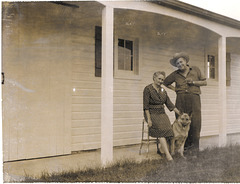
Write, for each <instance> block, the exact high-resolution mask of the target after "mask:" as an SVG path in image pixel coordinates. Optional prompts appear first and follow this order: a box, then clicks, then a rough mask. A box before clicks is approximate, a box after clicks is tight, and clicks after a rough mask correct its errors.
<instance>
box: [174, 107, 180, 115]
mask: <svg viewBox="0 0 240 184" xmlns="http://www.w3.org/2000/svg"><path fill="white" fill-rule="evenodd" d="M173 111H174V112H175V113H176V114H178V115H179V116H180V115H181V113H180V111H179V110H178V109H177V108H176V107H175V108H174V109H173Z"/></svg>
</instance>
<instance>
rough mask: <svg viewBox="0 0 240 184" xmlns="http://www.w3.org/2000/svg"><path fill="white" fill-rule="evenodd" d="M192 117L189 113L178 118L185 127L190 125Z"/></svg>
mask: <svg viewBox="0 0 240 184" xmlns="http://www.w3.org/2000/svg"><path fill="white" fill-rule="evenodd" d="M191 117H192V115H191V114H190V115H188V114H187V113H181V115H180V116H179V117H178V122H179V123H181V124H182V126H183V127H186V126H187V125H190V123H191Z"/></svg>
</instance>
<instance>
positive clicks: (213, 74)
mask: <svg viewBox="0 0 240 184" xmlns="http://www.w3.org/2000/svg"><path fill="white" fill-rule="evenodd" d="M210 78H211V79H215V68H210Z"/></svg>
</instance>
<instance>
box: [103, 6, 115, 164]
mask: <svg viewBox="0 0 240 184" xmlns="http://www.w3.org/2000/svg"><path fill="white" fill-rule="evenodd" d="M113 19H114V17H113V8H112V7H109V6H106V7H105V8H104V9H103V10H102V82H101V83H102V86H101V88H102V89H101V163H102V165H103V166H105V165H106V164H108V163H110V162H111V161H112V160H113Z"/></svg>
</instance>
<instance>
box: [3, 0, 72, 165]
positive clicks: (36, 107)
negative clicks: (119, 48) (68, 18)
mask: <svg viewBox="0 0 240 184" xmlns="http://www.w3.org/2000/svg"><path fill="white" fill-rule="evenodd" d="M5 5H6V4H5ZM5 8H6V9H5V13H9V12H11V11H13V12H12V13H10V14H11V16H10V17H9V16H7V15H5V16H4V20H3V23H4V27H8V28H9V29H5V28H4V31H3V34H4V36H3V37H4V38H5V39H4V43H3V49H4V52H3V71H4V72H5V76H6V78H5V79H6V81H5V84H4V86H3V135H4V137H3V139H4V141H3V142H4V143H3V145H4V147H3V150H4V153H3V155H4V158H3V160H4V161H10V160H19V159H29V158H39V157H46V156H55V155H63V154H69V153H70V152H71V150H70V139H71V137H70V134H69V132H68V131H70V126H69V125H70V122H71V115H70V110H69V109H70V108H69V106H71V95H70V93H69V91H68V89H69V79H70V74H71V72H70V65H69V60H70V56H71V55H70V54H69V53H70V50H69V47H68V41H69V40H68V39H67V38H69V37H70V36H69V31H68V30H67V29H65V28H66V27H67V26H66V22H62V18H61V16H60V17H59V16H58V14H57V12H58V10H59V11H64V10H63V9H62V8H60V7H58V8H59V9H58V8H56V6H55V5H54V4H51V3H39V4H37V6H36V4H34V3H17V4H14V3H13V4H12V5H11V3H10V4H7V6H6V7H5ZM16 9H17V10H16ZM14 11H17V13H14ZM42 11H44V12H45V13H46V14H48V15H49V16H48V19H46V18H45V15H43V14H42ZM57 22H61V23H62V24H59V26H58V27H54V26H53V25H54V24H55V23H57ZM63 30H64V31H63Z"/></svg>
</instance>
